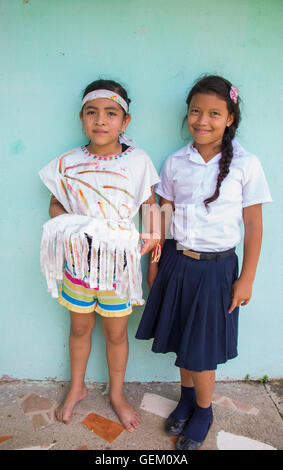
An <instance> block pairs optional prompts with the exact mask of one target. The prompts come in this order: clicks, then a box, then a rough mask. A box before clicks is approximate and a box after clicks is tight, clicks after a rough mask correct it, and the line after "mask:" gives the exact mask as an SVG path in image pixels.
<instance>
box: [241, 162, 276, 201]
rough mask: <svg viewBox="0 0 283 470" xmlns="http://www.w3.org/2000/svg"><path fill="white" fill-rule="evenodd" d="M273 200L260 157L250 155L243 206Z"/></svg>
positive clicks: (245, 176) (244, 185) (244, 182)
mask: <svg viewBox="0 0 283 470" xmlns="http://www.w3.org/2000/svg"><path fill="white" fill-rule="evenodd" d="M267 202H272V198H271V195H270V191H269V187H268V184H267V181H266V177H265V174H264V171H263V168H262V165H261V163H260V161H259V159H258V158H257V157H256V156H255V155H251V156H250V161H249V165H248V166H247V169H246V172H245V175H244V181H243V207H248V206H252V205H254V204H264V203H267Z"/></svg>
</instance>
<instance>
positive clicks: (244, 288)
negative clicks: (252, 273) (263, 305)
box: [228, 277, 253, 313]
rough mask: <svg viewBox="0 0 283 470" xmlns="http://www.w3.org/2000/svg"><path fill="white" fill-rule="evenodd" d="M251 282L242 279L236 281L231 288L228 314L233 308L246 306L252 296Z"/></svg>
mask: <svg viewBox="0 0 283 470" xmlns="http://www.w3.org/2000/svg"><path fill="white" fill-rule="evenodd" d="M252 288H253V282H252V281H247V280H244V279H241V277H239V279H237V281H235V282H234V284H233V286H232V302H231V305H230V308H229V310H228V313H231V312H232V311H233V310H234V308H236V307H239V306H240V305H241V306H244V305H247V304H248V303H249V301H250V298H251V296H252Z"/></svg>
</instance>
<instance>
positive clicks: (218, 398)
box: [212, 393, 259, 415]
mask: <svg viewBox="0 0 283 470" xmlns="http://www.w3.org/2000/svg"><path fill="white" fill-rule="evenodd" d="M212 403H215V404H216V405H222V406H228V407H230V408H232V409H233V410H236V411H242V412H244V413H247V414H251V415H257V414H258V413H259V410H258V409H257V408H255V407H254V406H252V405H249V404H248V403H244V402H242V401H239V400H234V399H232V398H228V397H225V396H223V395H218V394H216V393H215V394H213V398H212Z"/></svg>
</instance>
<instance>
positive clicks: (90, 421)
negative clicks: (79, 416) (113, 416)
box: [81, 413, 125, 443]
mask: <svg viewBox="0 0 283 470" xmlns="http://www.w3.org/2000/svg"><path fill="white" fill-rule="evenodd" d="M81 424H84V425H85V426H86V427H87V428H88V429H89V430H90V431H92V432H93V433H95V434H96V435H97V436H99V437H101V438H102V439H104V440H105V441H108V442H110V443H111V442H113V441H115V439H117V437H118V436H119V435H120V434H121V433H122V432H123V431H124V430H125V428H124V427H123V426H122V425H121V424H119V423H116V422H115V421H111V420H110V419H108V418H104V416H100V415H98V414H96V413H90V414H89V415H87V417H86V418H85V419H84V420H83V421H82V422H81Z"/></svg>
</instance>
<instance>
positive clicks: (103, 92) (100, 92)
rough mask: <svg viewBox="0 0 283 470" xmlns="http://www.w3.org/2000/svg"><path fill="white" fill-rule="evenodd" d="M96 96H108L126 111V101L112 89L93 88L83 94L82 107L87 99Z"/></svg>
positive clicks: (93, 98) (89, 99) (127, 108)
mask: <svg viewBox="0 0 283 470" xmlns="http://www.w3.org/2000/svg"><path fill="white" fill-rule="evenodd" d="M97 98H108V99H109V100H113V101H115V103H118V104H119V105H120V106H122V108H123V109H124V110H125V111H126V113H127V112H128V110H129V106H128V104H127V102H126V101H125V100H124V99H123V98H122V96H120V95H118V93H114V91H110V90H94V91H91V92H90V93H88V94H87V95H85V97H84V98H83V101H82V107H83V105H84V104H85V103H86V102H87V101H91V100H95V99H97Z"/></svg>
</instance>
